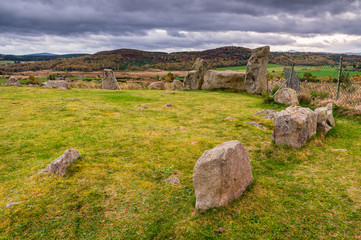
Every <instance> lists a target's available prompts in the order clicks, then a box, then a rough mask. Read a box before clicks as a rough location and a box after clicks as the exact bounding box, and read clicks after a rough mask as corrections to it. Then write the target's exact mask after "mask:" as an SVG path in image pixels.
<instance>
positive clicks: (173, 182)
mask: <svg viewBox="0 0 361 240" xmlns="http://www.w3.org/2000/svg"><path fill="white" fill-rule="evenodd" d="M164 181H165V182H169V183H171V184H178V185H180V181H179V179H178V178H176V177H174V178H167V179H164Z"/></svg>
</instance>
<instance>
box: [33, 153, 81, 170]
mask: <svg viewBox="0 0 361 240" xmlns="http://www.w3.org/2000/svg"><path fill="white" fill-rule="evenodd" d="M80 156H81V155H80V153H79V152H78V151H77V150H75V149H73V148H70V149H67V150H66V151H65V153H64V154H63V155H61V156H60V157H58V158H57V159H55V160H54V161H53V162H51V163H50V164H49V165H48V166H47V167H46V168H44V169H43V170H42V171H40V173H44V172H50V173H56V174H59V175H61V176H63V175H65V173H66V169H67V168H68V167H69V166H70V164H72V163H73V161H74V160H76V159H78V158H79V157H80Z"/></svg>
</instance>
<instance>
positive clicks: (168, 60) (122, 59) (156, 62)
mask: <svg viewBox="0 0 361 240" xmlns="http://www.w3.org/2000/svg"><path fill="white" fill-rule="evenodd" d="M250 55H251V49H248V48H243V47H232V46H231V47H221V48H216V49H210V50H205V51H192V52H175V53H164V52H148V51H141V50H134V49H118V50H112V51H103V52H98V53H95V54H93V55H84V54H69V55H56V56H28V57H32V58H37V59H33V60H32V61H38V62H32V63H21V64H13V65H9V66H0V70H2V71H6V72H20V71H36V70H45V69H51V70H54V71H65V70H66V71H85V72H87V71H99V70H103V69H105V68H110V69H114V70H117V71H119V70H147V69H162V70H190V69H191V67H192V65H193V62H194V60H195V59H196V58H197V57H200V58H203V59H205V60H206V61H207V62H208V66H209V68H217V67H229V66H242V65H246V64H247V60H248V58H249V57H250ZM4 56H5V57H4ZM2 57H3V58H4V60H13V59H9V55H3V56H2ZM16 57H19V56H16ZM21 57H23V58H25V57H26V56H21ZM0 58H1V56H0ZM42 58H45V59H46V58H55V59H51V60H49V59H46V60H44V59H43V60H42ZM339 58H340V54H327V53H312V52H273V53H271V56H270V63H275V64H282V65H289V64H292V63H296V64H304V65H337V64H338V61H339ZM344 60H345V64H346V65H347V64H349V65H352V64H354V63H356V62H361V56H360V55H345V56H344ZM16 61H19V59H17V60H16ZM20 61H23V60H20ZM24 61H25V60H24Z"/></svg>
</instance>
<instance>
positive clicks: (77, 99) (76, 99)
mask: <svg viewBox="0 0 361 240" xmlns="http://www.w3.org/2000/svg"><path fill="white" fill-rule="evenodd" d="M71 100H72V101H80V98H73V99H71Z"/></svg>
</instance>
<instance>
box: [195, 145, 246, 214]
mask: <svg viewBox="0 0 361 240" xmlns="http://www.w3.org/2000/svg"><path fill="white" fill-rule="evenodd" d="M252 181H253V176H252V171H251V165H250V162H249V157H248V152H247V149H246V148H245V147H244V146H243V144H242V143H240V142H239V141H236V140H234V141H229V142H225V143H223V144H221V145H218V146H216V147H215V148H213V149H210V150H207V151H205V152H204V153H203V155H202V156H201V157H200V158H199V159H198V161H197V163H196V165H195V166H194V169H193V186H194V190H195V194H196V209H197V210H199V211H205V210H207V209H208V208H212V207H219V206H225V205H227V204H229V203H230V202H231V201H232V200H233V199H236V198H239V197H240V196H241V195H242V194H243V192H244V191H245V190H246V188H247V186H248V185H249V184H250V183H251V182H252Z"/></svg>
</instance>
